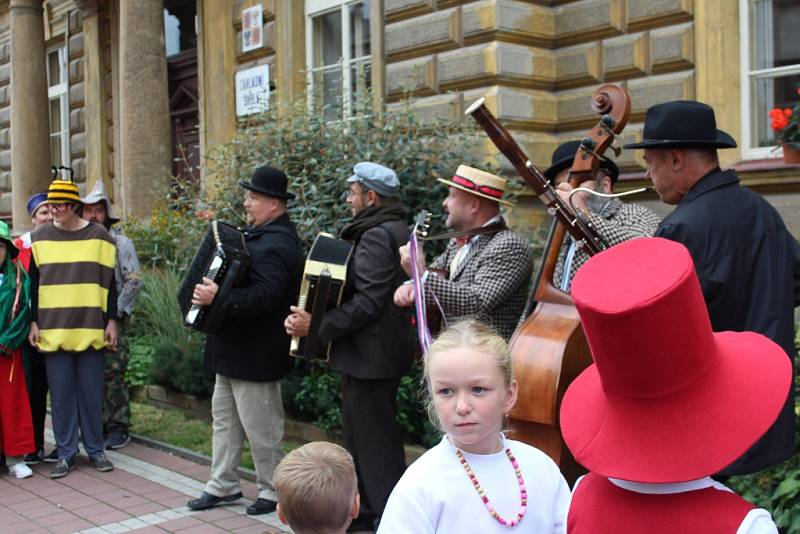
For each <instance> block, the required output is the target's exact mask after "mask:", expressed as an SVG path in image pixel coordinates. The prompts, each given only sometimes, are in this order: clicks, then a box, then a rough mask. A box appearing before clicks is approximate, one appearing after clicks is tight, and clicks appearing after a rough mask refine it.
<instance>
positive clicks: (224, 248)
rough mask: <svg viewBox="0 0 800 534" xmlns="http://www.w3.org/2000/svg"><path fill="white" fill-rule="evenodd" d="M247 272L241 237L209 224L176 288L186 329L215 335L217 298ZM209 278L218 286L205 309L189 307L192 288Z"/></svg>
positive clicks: (231, 229)
mask: <svg viewBox="0 0 800 534" xmlns="http://www.w3.org/2000/svg"><path fill="white" fill-rule="evenodd" d="M249 268H250V254H248V252H247V247H246V246H245V243H244V234H242V232H240V231H239V230H237V229H236V228H234V227H233V226H231V225H229V224H225V223H224V222H220V221H213V222H212V223H211V228H210V229H209V231H208V233H207V234H206V235H205V237H204V238H203V241H202V242H201V243H200V248H199V249H197V253H195V255H194V259H192V263H191V265H189V270H188V271H187V272H186V276H185V277H184V279H183V281H182V282H181V285H180V287H179V288H178V305H179V306H180V309H181V314H182V315H183V321H184V324H186V326H189V327H191V328H194V329H195V330H200V331H201V332H205V333H207V334H213V333H216V332H217V330H218V329H219V327H220V324H221V323H222V318H223V317H222V313H220V309H219V308H220V302H221V301H222V299H220V298H219V297H220V295H226V294H227V293H228V292H229V291H230V290H231V288H233V287H236V286H238V285H240V284H241V283H242V281H243V280H244V277H245V275H246V274H247V270H248V269H249ZM203 278H209V279H211V280H213V281H214V283H215V284H217V285H218V286H219V290H218V291H217V295H216V296H215V297H214V300H213V301H212V302H211V304H210V305H209V306H199V305H195V304H192V293H193V292H194V286H195V285H197V284H199V283H202V281H203Z"/></svg>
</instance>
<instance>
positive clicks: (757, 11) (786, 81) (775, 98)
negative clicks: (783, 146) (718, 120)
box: [743, 0, 800, 155]
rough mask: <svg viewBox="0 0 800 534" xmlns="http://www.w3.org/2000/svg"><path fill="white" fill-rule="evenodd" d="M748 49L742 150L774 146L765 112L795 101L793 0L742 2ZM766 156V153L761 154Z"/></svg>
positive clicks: (799, 78) (797, 70) (798, 60)
mask: <svg viewBox="0 0 800 534" xmlns="http://www.w3.org/2000/svg"><path fill="white" fill-rule="evenodd" d="M744 1H746V10H743V11H745V13H744V15H746V18H744V17H743V23H746V24H747V28H746V29H747V32H746V33H747V35H748V36H749V39H747V42H744V43H743V46H746V47H748V48H749V50H748V53H747V56H746V57H747V61H746V65H744V66H745V67H746V68H745V69H743V70H745V72H746V73H747V80H745V82H744V84H745V85H744V86H743V91H744V92H745V95H746V96H747V97H748V102H747V104H748V108H749V109H746V110H745V113H748V114H749V124H750V127H749V132H747V134H748V138H749V143H748V145H749V146H745V149H748V148H749V149H755V148H758V147H769V146H771V145H774V144H775V139H774V134H773V131H772V129H771V128H770V120H769V115H768V114H769V111H770V110H771V109H773V108H776V107H780V108H786V107H789V106H790V105H793V104H795V103H796V102H797V100H798V94H797V90H798V88H800V38H798V33H797V28H798V27H800V2H798V1H797V0H744ZM765 155H767V154H765Z"/></svg>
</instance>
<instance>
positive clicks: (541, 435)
mask: <svg viewBox="0 0 800 534" xmlns="http://www.w3.org/2000/svg"><path fill="white" fill-rule="evenodd" d="M510 349H511V356H512V360H513V365H514V376H515V377H516V379H517V382H518V384H519V396H518V398H517V404H516V406H515V407H514V409H513V410H512V411H511V413H510V414H509V427H510V429H511V437H512V438H513V439H516V440H518V441H522V442H524V443H528V444H530V445H533V446H534V447H536V448H537V449H539V450H541V451H542V452H544V453H545V454H547V455H548V456H550V458H552V459H553V461H554V462H556V464H558V466H559V468H560V469H561V472H562V473H563V475H564V478H566V479H567V482H568V483H569V484H570V486H571V485H572V484H573V483H574V482H575V480H576V479H577V478H578V476H580V475H581V474H583V473H585V472H586V470H585V469H583V467H581V466H580V465H579V464H578V463H577V462H576V461H575V459H574V458H573V457H572V454H571V453H570V452H569V449H567V447H566V445H565V444H564V440H563V438H562V437H561V431H560V427H559V421H558V411H559V409H560V407H561V399H562V398H563V396H564V392H565V390H566V389H567V386H568V385H569V384H570V383H571V382H572V380H574V379H575V377H576V376H578V375H579V374H580V373H581V371H583V370H584V369H586V368H587V367H588V366H589V365H590V364H591V363H592V355H591V352H590V351H589V345H588V344H587V342H586V336H584V334H583V329H582V328H581V322H580V318H579V317H578V311H577V310H576V309H575V307H574V306H573V305H572V304H569V303H552V302H539V303H538V304H537V305H536V308H535V309H534V311H533V313H532V314H531V315H530V316H529V317H528V318H527V319H526V320H525V322H524V323H523V324H522V325H521V326H520V327H519V328H518V329H517V331H516V333H515V334H514V336H513V337H512V338H511V342H510Z"/></svg>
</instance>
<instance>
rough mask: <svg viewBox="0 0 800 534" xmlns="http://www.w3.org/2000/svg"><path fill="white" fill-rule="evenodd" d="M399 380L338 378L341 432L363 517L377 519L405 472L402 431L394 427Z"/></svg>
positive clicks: (398, 426)
mask: <svg viewBox="0 0 800 534" xmlns="http://www.w3.org/2000/svg"><path fill="white" fill-rule="evenodd" d="M399 385H400V379H399V378H390V379H361V378H354V377H352V376H349V375H346V374H343V375H342V431H343V434H344V445H345V448H346V449H347V450H348V451H349V452H350V454H351V455H352V456H353V460H354V461H355V464H356V472H357V473H358V490H359V493H360V494H361V507H362V509H363V512H364V513H365V514H368V513H370V512H372V513H373V514H375V515H376V516H378V517H380V516H381V514H383V509H384V508H385V507H386V501H387V500H388V499H389V494H391V493H392V489H394V486H395V484H397V481H398V480H400V477H401V476H403V472H404V471H405V470H406V459H405V451H404V449H403V430H402V429H401V428H400V425H399V424H397V421H396V415H397V388H398V386H399Z"/></svg>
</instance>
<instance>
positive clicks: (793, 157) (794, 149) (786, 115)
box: [769, 88, 800, 164]
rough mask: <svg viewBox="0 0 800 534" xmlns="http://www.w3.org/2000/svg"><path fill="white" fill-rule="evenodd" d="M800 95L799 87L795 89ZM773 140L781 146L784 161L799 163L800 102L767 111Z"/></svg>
mask: <svg viewBox="0 0 800 534" xmlns="http://www.w3.org/2000/svg"><path fill="white" fill-rule="evenodd" d="M797 94H798V95H800V88H798V89H797ZM769 116H770V118H771V119H772V124H771V126H772V131H773V132H775V141H776V142H777V144H778V145H782V146H783V159H784V161H785V162H786V163H793V164H795V163H800V104H795V105H794V106H792V107H789V108H774V109H772V110H771V111H770V112H769Z"/></svg>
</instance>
